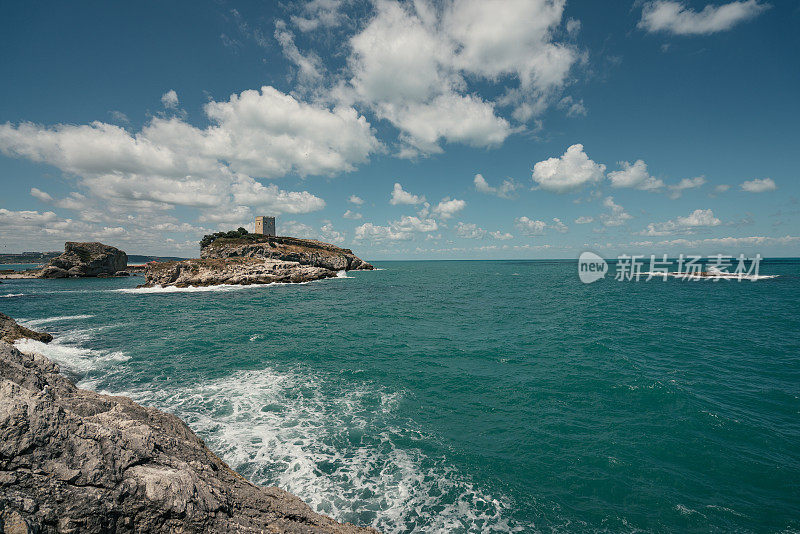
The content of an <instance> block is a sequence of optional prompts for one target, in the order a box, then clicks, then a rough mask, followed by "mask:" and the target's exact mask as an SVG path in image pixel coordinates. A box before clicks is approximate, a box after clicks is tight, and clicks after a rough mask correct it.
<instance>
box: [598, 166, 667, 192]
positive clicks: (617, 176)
mask: <svg viewBox="0 0 800 534" xmlns="http://www.w3.org/2000/svg"><path fill="white" fill-rule="evenodd" d="M619 166H620V167H622V170H619V171H613V172H610V173H608V179H609V180H611V186H612V187H633V188H636V189H641V190H642V191H655V190H658V189H661V188H662V187H664V182H663V181H661V180H660V179H658V178H655V177H653V176H650V173H648V172H647V164H646V163H645V162H644V161H642V160H640V159H637V160H636V161H635V162H633V163H628V162H627V161H620V162H619Z"/></svg>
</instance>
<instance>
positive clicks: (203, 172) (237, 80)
mask: <svg viewBox="0 0 800 534" xmlns="http://www.w3.org/2000/svg"><path fill="white" fill-rule="evenodd" d="M798 51H800V3H798V2H796V1H772V2H767V1H765V0H740V1H732V2H726V1H717V2H709V1H708V0H703V1H689V0H686V1H673V0H655V1H644V2H643V1H638V0H636V1H635V0H629V1H618V2H596V1H588V0H587V1H577V0H571V1H566V2H565V1H562V0H462V1H453V0H443V1H428V0H418V1H409V2H395V1H391V0H378V1H372V2H370V1H361V0H312V1H310V2H255V1H253V2H248V1H244V2H233V1H228V0H217V1H207V2H203V1H184V2H181V1H173V2H156V1H142V2H124V3H123V2H100V1H95V2H81V3H77V2H69V3H68V2H36V3H29V2H4V3H2V5H0V79H2V80H3V83H0V191H1V193H0V253H15V252H22V251H33V250H37V251H45V250H59V249H62V248H63V244H64V241H67V240H71V241H89V240H92V241H94V240H96V241H101V242H104V243H107V244H111V245H114V246H117V247H120V248H122V249H123V250H125V251H127V252H128V253H129V254H159V255H175V256H183V257H196V256H198V254H199V240H200V238H201V237H202V236H203V235H204V234H207V233H211V232H216V231H220V230H228V229H234V228H238V227H240V226H244V227H245V228H248V229H250V230H252V229H253V220H254V217H255V216H257V215H275V216H276V217H277V226H278V233H279V235H292V236H296V237H305V238H314V239H320V240H323V241H327V242H331V243H334V244H337V245H339V246H343V247H346V248H351V249H353V251H354V252H356V253H357V254H358V255H360V256H361V257H363V258H365V259H367V260H381V259H387V260H388V259H492V258H501V259H515V258H519V259H527V258H531V259H536V258H577V257H578V255H579V254H580V253H581V252H583V251H585V250H591V251H594V252H596V253H598V254H600V255H601V256H604V257H616V256H618V255H620V254H645V255H650V254H656V255H658V256H660V255H662V254H668V255H670V256H671V257H673V256H676V255H678V254H687V255H688V254H698V255H712V254H729V255H734V256H738V255H739V254H746V255H748V256H752V255H754V254H756V253H758V254H761V255H762V256H768V257H774V256H784V257H797V256H800V204H798V198H799V197H800V183H799V180H798V174H797V173H798V171H797V169H798V166H800V146H798V145H800V135H799V134H798V123H800V121H799V120H798V119H800V103H799V102H798V95H800V59H798Z"/></svg>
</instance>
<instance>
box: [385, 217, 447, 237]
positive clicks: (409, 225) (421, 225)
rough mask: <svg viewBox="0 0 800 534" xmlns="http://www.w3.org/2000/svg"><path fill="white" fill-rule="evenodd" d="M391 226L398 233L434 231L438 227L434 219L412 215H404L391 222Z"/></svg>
mask: <svg viewBox="0 0 800 534" xmlns="http://www.w3.org/2000/svg"><path fill="white" fill-rule="evenodd" d="M391 226H392V228H393V229H394V230H396V231H398V232H400V233H409V232H435V231H436V230H438V229H439V225H438V223H437V222H436V221H435V220H434V219H420V218H419V217H415V216H413V215H404V216H403V217H401V218H400V220H398V221H394V222H393V223H391Z"/></svg>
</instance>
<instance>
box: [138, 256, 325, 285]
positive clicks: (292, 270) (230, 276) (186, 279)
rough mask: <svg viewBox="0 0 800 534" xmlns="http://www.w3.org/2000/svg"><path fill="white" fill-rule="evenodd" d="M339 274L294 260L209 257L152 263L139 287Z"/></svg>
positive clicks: (257, 281)
mask: <svg viewBox="0 0 800 534" xmlns="http://www.w3.org/2000/svg"><path fill="white" fill-rule="evenodd" d="M335 276H336V271H331V270H330V269H325V268H322V267H313V266H310V265H300V264H299V263H297V262H293V261H280V260H264V259H258V258H229V259H217V258H206V259H199V260H182V261H168V262H162V263H153V264H150V265H148V266H147V268H146V270H145V277H146V282H145V283H144V284H142V285H141V286H139V287H155V286H162V287H167V286H175V287H189V286H196V287H202V286H214V285H220V284H233V285H250V284H271V283H273V282H280V283H298V282H310V281H312V280H321V279H323V278H333V277H335Z"/></svg>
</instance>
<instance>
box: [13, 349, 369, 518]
mask: <svg viewBox="0 0 800 534" xmlns="http://www.w3.org/2000/svg"><path fill="white" fill-rule="evenodd" d="M0 530H2V531H4V532H6V533H8V532H42V533H55V532H60V533H61V532H74V533H100V532H121V533H129V532H130V533H134V532H135V533H140V532H141V533H145V532H147V533H149V532H158V533H160V532H164V533H167V532H170V533H174V532H182V533H189V532H242V533H256V532H259V533H260V532H297V533H300V532H303V533H306V532H308V533H315V532H331V533H356V532H364V533H366V532H375V531H374V530H371V529H366V528H359V527H355V526H353V525H349V524H340V523H337V522H336V521H334V520H333V519H330V518H328V517H325V516H322V515H319V514H317V513H315V512H313V511H312V510H311V509H310V508H309V507H308V506H307V505H306V504H305V503H303V502H302V501H301V500H300V499H298V498H297V497H295V496H293V495H291V494H289V493H287V492H285V491H283V490H281V489H278V488H274V487H271V488H264V487H259V486H256V485H253V484H251V483H250V482H248V481H247V480H245V479H244V478H243V477H242V476H241V475H239V474H238V473H236V472H235V471H233V470H232V469H230V468H229V467H228V466H227V465H226V464H225V463H224V462H223V461H222V460H220V459H219V458H218V457H217V456H215V455H214V454H213V453H212V452H211V451H209V450H208V449H207V448H206V446H205V444H204V443H203V441H202V440H201V439H200V438H198V437H197V436H196V435H195V434H194V433H193V432H192V431H191V430H190V429H189V427H188V426H186V424H184V423H183V422H182V421H181V420H180V419H178V418H177V417H175V416H173V415H169V414H166V413H163V412H160V411H158V410H156V409H153V408H146V407H143V406H140V405H138V404H136V403H135V402H133V401H132V400H130V399H129V398H127V397H112V396H108V395H101V394H98V393H94V392H91V391H86V390H82V389H79V388H77V387H75V385H74V384H73V383H72V382H70V381H69V380H68V379H67V378H65V377H64V376H62V375H60V374H58V367H57V366H56V365H55V364H53V363H52V362H51V361H50V360H48V359H47V358H45V357H44V356H41V355H36V354H32V355H28V354H23V353H21V352H20V351H18V350H17V349H16V348H15V347H13V346H12V345H9V344H7V343H4V342H0Z"/></svg>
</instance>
